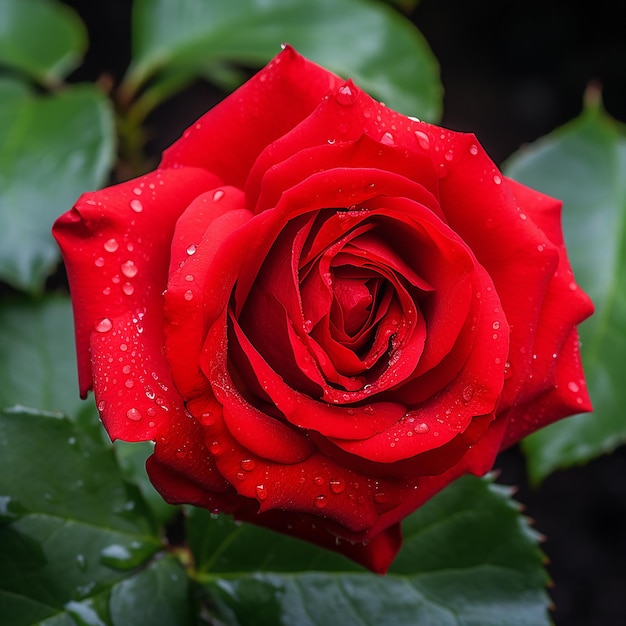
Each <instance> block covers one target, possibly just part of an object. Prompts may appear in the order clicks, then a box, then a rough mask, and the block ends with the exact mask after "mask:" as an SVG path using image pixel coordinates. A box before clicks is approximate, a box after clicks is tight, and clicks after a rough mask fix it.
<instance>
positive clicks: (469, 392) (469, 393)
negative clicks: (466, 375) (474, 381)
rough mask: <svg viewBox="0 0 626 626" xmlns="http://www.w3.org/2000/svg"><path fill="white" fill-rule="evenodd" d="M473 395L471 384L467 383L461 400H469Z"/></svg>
mask: <svg viewBox="0 0 626 626" xmlns="http://www.w3.org/2000/svg"><path fill="white" fill-rule="evenodd" d="M473 397H474V389H473V388H472V387H471V385H467V387H465V388H464V389H463V402H469V401H470V400H471V399H472V398H473Z"/></svg>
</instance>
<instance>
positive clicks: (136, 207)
mask: <svg viewBox="0 0 626 626" xmlns="http://www.w3.org/2000/svg"><path fill="white" fill-rule="evenodd" d="M130 208H131V209H132V210H133V211H134V212H135V213H141V212H142V211H143V204H141V202H140V201H139V200H131V201H130Z"/></svg>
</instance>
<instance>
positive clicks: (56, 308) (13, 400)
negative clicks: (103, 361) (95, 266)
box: [0, 296, 98, 422]
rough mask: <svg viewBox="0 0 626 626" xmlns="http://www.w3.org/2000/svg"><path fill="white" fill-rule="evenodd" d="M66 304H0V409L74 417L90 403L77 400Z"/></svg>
mask: <svg viewBox="0 0 626 626" xmlns="http://www.w3.org/2000/svg"><path fill="white" fill-rule="evenodd" d="M77 381H78V375H77V372H76V356H75V349H74V326H73V323H72V306H71V303H70V300H69V298H65V297H57V296H48V297H46V298H44V299H41V300H39V299H38V300H32V299H30V298H25V297H11V298H4V299H3V300H2V302H1V303H0V408H1V407H10V406H13V405H15V404H23V405H27V406H30V407H35V408H39V409H51V410H55V411H60V412H62V413H66V414H67V415H70V416H77V415H79V414H81V413H83V411H86V410H90V411H91V414H90V415H91V417H92V418H93V420H94V422H97V421H98V418H97V413H96V411H95V406H94V405H93V402H84V401H82V400H81V399H80V398H79V395H78V382H77Z"/></svg>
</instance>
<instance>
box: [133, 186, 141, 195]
mask: <svg viewBox="0 0 626 626" xmlns="http://www.w3.org/2000/svg"><path fill="white" fill-rule="evenodd" d="M133 193H134V194H135V195H136V196H140V195H141V187H135V188H134V189H133Z"/></svg>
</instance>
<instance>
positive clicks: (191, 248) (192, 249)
mask: <svg viewBox="0 0 626 626" xmlns="http://www.w3.org/2000/svg"><path fill="white" fill-rule="evenodd" d="M197 249H198V246H196V244H194V243H192V244H191V245H190V246H188V247H187V254H188V255H189V256H191V255H192V254H195V253H196V250H197Z"/></svg>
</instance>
